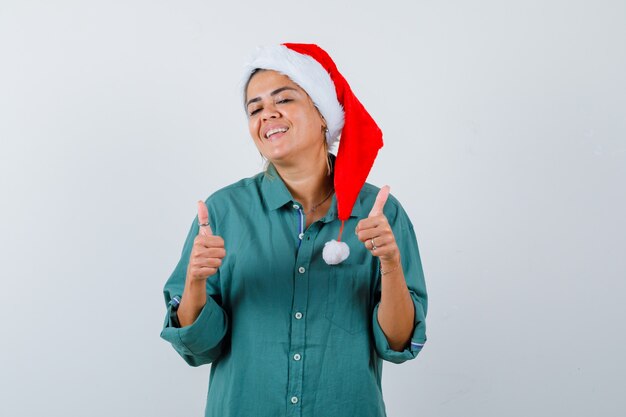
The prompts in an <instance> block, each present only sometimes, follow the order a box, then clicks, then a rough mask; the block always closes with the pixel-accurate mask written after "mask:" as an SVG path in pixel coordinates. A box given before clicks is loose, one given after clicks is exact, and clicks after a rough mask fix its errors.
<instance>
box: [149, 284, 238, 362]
mask: <svg viewBox="0 0 626 417" xmlns="http://www.w3.org/2000/svg"><path fill="white" fill-rule="evenodd" d="M171 309H172V306H171V305H170V306H168V309H167V316H166V318H165V325H164V327H163V330H162V331H161V337H162V338H163V339H165V340H167V341H168V342H170V343H171V344H172V345H174V346H175V347H176V348H178V349H177V350H179V351H180V352H181V353H183V354H187V355H200V354H202V353H205V352H207V351H208V350H210V349H213V348H214V347H216V346H217V345H218V344H219V343H220V342H221V341H222V339H223V337H224V335H225V334H226V330H227V328H228V317H227V316H226V313H225V312H224V310H223V309H222V307H220V306H219V304H217V303H216V302H215V300H214V299H213V298H212V297H210V296H209V297H207V302H206V304H205V305H204V307H202V310H200V315H198V317H197V318H196V320H195V321H194V322H193V323H192V324H190V325H189V326H185V327H181V328H178V327H175V326H174V324H173V323H172V322H171V320H170V317H171V316H170V315H171V312H172V311H171Z"/></svg>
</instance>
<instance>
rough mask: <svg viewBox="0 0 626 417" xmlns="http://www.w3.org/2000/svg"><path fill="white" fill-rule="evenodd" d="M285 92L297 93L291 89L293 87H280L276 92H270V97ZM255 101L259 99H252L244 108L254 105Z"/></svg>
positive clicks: (259, 98) (259, 99)
mask: <svg viewBox="0 0 626 417" xmlns="http://www.w3.org/2000/svg"><path fill="white" fill-rule="evenodd" d="M285 90H293V91H298V90H296V89H295V88H293V87H287V86H285V87H280V88H277V89H276V90H274V91H272V92H271V93H270V96H275V95H276V94H279V93H281V92H283V91H285ZM257 101H261V97H255V98H253V99H250V100H248V102H247V103H246V107H248V106H249V105H250V104H252V103H256V102H257Z"/></svg>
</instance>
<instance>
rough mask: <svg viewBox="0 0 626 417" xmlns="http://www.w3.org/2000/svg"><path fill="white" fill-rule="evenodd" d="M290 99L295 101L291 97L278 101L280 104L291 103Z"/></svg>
mask: <svg viewBox="0 0 626 417" xmlns="http://www.w3.org/2000/svg"><path fill="white" fill-rule="evenodd" d="M290 101H293V100H292V99H290V98H283V99H281V100H278V101H277V102H276V103H278V104H285V103H289V102H290Z"/></svg>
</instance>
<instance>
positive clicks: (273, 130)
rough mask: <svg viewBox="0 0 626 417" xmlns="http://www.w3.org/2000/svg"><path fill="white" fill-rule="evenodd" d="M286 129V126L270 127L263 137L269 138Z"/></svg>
mask: <svg viewBox="0 0 626 417" xmlns="http://www.w3.org/2000/svg"><path fill="white" fill-rule="evenodd" d="M287 130H289V129H287V128H286V127H279V128H276V129H270V130H268V131H267V132H266V133H265V139H270V138H271V137H272V135H276V134H278V133H285V132H286V131H287Z"/></svg>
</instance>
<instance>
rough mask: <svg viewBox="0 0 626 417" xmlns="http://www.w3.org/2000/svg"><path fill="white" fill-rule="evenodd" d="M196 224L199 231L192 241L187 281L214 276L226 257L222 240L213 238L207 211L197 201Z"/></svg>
mask: <svg viewBox="0 0 626 417" xmlns="http://www.w3.org/2000/svg"><path fill="white" fill-rule="evenodd" d="M198 223H199V226H200V230H199V232H198V236H196V238H195V239H194V241H193V247H192V249H191V256H190V257H189V265H188V267H187V280H195V281H199V280H206V279H207V278H208V277H210V276H211V275H215V273H216V272H217V269H218V268H219V267H220V266H221V265H222V259H224V257H225V256H226V250H225V249H224V239H222V238H221V237H219V236H214V235H213V231H212V230H211V225H210V224H209V210H208V209H207V206H206V204H204V201H198Z"/></svg>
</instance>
